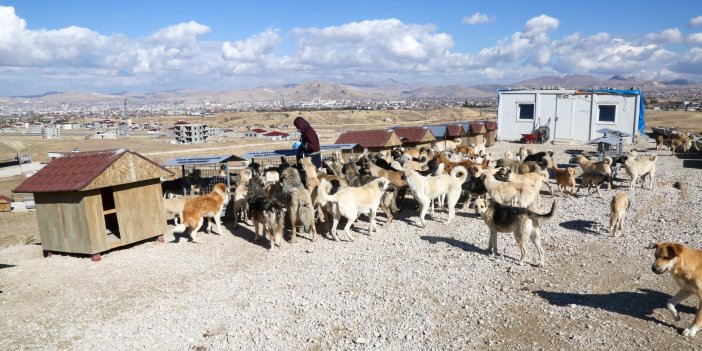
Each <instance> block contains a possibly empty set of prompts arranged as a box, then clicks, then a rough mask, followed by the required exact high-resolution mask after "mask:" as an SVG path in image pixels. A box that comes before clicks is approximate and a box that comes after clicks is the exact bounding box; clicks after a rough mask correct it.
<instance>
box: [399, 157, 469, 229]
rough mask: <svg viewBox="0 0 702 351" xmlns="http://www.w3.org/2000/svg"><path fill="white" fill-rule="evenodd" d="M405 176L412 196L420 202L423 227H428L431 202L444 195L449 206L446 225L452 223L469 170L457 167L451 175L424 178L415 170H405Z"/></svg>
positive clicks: (420, 216)
mask: <svg viewBox="0 0 702 351" xmlns="http://www.w3.org/2000/svg"><path fill="white" fill-rule="evenodd" d="M404 174H405V177H407V184H409V188H410V189H411V190H412V194H414V197H415V198H416V199H417V202H419V221H420V222H421V223H422V227H425V226H426V222H425V221H424V216H426V214H427V211H428V210H429V206H430V205H431V201H432V200H434V199H436V198H438V197H440V196H442V195H446V202H447V205H448V219H447V220H446V224H448V223H450V222H451V220H452V219H453V217H454V215H455V213H456V203H457V202H458V198H459V197H460V196H461V189H462V187H461V185H462V184H463V182H465V180H466V178H467V177H468V170H467V169H466V168H465V167H462V166H456V167H454V168H453V169H452V170H451V174H450V175H446V174H441V175H436V176H429V177H424V176H422V175H420V174H419V173H417V172H416V171H414V170H411V169H405V170H404Z"/></svg>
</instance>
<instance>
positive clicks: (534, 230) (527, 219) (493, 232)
mask: <svg viewBox="0 0 702 351" xmlns="http://www.w3.org/2000/svg"><path fill="white" fill-rule="evenodd" d="M475 210H476V211H477V212H478V213H480V215H481V216H482V217H483V221H485V224H487V226H488V228H490V243H489V245H488V250H489V251H490V252H491V253H492V255H493V256H494V255H497V254H498V252H497V233H514V238H515V239H516V240H517V244H518V245H519V249H520V250H521V252H522V257H521V259H520V260H519V264H520V265H522V264H524V261H526V258H527V252H526V240H527V239H529V240H531V242H533V243H534V246H536V250H537V251H538V252H539V264H538V265H539V267H542V266H543V265H544V249H543V247H541V231H540V230H539V225H540V224H541V222H543V221H547V220H550V219H551V218H553V217H554V216H555V215H556V202H555V201H554V202H553V205H551V211H550V212H549V213H547V214H543V215H542V214H539V213H535V212H532V211H530V210H528V209H526V208H521V207H512V206H503V205H500V204H499V203H498V202H496V201H494V200H483V199H477V200H475Z"/></svg>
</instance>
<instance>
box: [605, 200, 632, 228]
mask: <svg viewBox="0 0 702 351" xmlns="http://www.w3.org/2000/svg"><path fill="white" fill-rule="evenodd" d="M629 205H630V204H629V198H628V197H626V194H624V193H622V192H618V193H617V194H616V195H614V196H613V197H612V202H611V203H610V204H609V209H610V218H609V233H610V234H611V235H612V236H615V235H616V231H617V229H619V230H620V231H621V230H622V226H623V225H624V215H626V211H627V210H628V209H629Z"/></svg>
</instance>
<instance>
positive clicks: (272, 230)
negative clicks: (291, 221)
mask: <svg viewBox="0 0 702 351" xmlns="http://www.w3.org/2000/svg"><path fill="white" fill-rule="evenodd" d="M246 202H247V204H248V207H249V214H250V215H251V219H252V221H253V227H254V231H255V232H256V236H255V237H254V240H255V241H258V240H259V239H260V238H261V236H262V235H263V236H265V237H266V238H268V240H269V241H270V243H271V247H270V249H269V250H273V247H274V246H273V245H275V246H278V247H280V245H281V244H282V243H283V232H284V231H285V217H284V216H285V215H284V213H283V212H284V210H283V205H282V204H281V203H280V202H278V201H277V200H275V199H271V198H269V197H268V195H266V192H265V191H264V190H263V183H262V182H261V178H260V177H253V178H251V180H250V181H249V184H248V189H247V194H246ZM259 225H261V226H262V228H261V230H260V231H259Z"/></svg>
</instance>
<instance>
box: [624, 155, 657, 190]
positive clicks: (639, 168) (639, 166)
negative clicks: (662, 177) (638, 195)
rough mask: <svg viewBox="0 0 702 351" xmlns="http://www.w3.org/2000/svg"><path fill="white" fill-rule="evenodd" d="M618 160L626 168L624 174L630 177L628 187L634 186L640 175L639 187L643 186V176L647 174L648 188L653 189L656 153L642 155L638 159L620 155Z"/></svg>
mask: <svg viewBox="0 0 702 351" xmlns="http://www.w3.org/2000/svg"><path fill="white" fill-rule="evenodd" d="M619 162H621V163H623V164H624V168H625V169H626V174H628V175H629V178H630V179H631V184H630V185H629V189H633V188H634V184H636V181H637V180H638V179H639V177H641V188H643V187H644V178H646V176H647V175H648V185H649V187H648V188H649V189H653V182H654V181H653V178H654V177H655V176H656V154H653V155H651V157H649V158H646V157H642V158H640V159H638V160H637V159H635V158H633V157H630V156H622V157H621V158H619Z"/></svg>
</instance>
